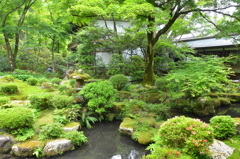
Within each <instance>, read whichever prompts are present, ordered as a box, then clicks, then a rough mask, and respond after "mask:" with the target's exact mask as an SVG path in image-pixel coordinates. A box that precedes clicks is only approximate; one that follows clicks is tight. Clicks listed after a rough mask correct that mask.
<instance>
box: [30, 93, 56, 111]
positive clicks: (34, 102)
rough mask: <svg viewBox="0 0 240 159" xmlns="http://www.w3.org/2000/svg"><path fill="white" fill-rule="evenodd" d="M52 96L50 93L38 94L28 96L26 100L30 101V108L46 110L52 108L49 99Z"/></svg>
mask: <svg viewBox="0 0 240 159" xmlns="http://www.w3.org/2000/svg"><path fill="white" fill-rule="evenodd" d="M52 98H53V94H51V93H39V94H30V95H29V96H28V100H29V101H30V104H31V107H32V108H34V109H41V110H43V109H47V108H51V107H52V102H51V99H52Z"/></svg>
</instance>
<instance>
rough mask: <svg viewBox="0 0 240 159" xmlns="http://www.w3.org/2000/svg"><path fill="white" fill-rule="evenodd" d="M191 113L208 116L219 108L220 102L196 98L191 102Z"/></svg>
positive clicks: (212, 99)
mask: <svg viewBox="0 0 240 159" xmlns="http://www.w3.org/2000/svg"><path fill="white" fill-rule="evenodd" d="M192 103H193V104H194V105H193V113H194V114H196V115H199V116H209V115H212V114H213V113H214V112H215V108H217V107H219V106H220V100H219V99H217V98H198V99H197V100H196V101H195V102H192Z"/></svg>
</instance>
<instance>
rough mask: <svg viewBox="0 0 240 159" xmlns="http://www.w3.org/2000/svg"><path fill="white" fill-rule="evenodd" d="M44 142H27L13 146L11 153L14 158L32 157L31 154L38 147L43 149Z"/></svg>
mask: <svg viewBox="0 0 240 159" xmlns="http://www.w3.org/2000/svg"><path fill="white" fill-rule="evenodd" d="M44 145H45V144H44V142H42V141H35V140H28V141H25V142H22V143H19V144H15V145H13V147H12V152H13V153H14V155H16V156H21V157H26V156H33V152H34V150H35V149H36V148H38V147H44Z"/></svg>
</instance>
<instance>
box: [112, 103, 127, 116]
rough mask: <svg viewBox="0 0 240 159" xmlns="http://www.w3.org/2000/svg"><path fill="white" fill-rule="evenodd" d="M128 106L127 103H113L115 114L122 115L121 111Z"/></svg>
mask: <svg viewBox="0 0 240 159" xmlns="http://www.w3.org/2000/svg"><path fill="white" fill-rule="evenodd" d="M126 105H127V102H114V103H113V112H114V113H120V112H121V110H122V109H123V108H124V107H125V106H126Z"/></svg>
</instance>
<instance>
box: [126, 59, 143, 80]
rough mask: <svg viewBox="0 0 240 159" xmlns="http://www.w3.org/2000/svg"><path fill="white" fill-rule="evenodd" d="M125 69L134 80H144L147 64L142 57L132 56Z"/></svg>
mask: <svg viewBox="0 0 240 159" xmlns="http://www.w3.org/2000/svg"><path fill="white" fill-rule="evenodd" d="M125 67H126V68H127V69H128V72H129V75H130V76H131V77H132V78H133V80H140V79H143V76H144V68H145V62H144V60H143V58H142V57H141V56H139V55H135V56H131V57H130V61H129V62H128V65H126V66H125Z"/></svg>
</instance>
